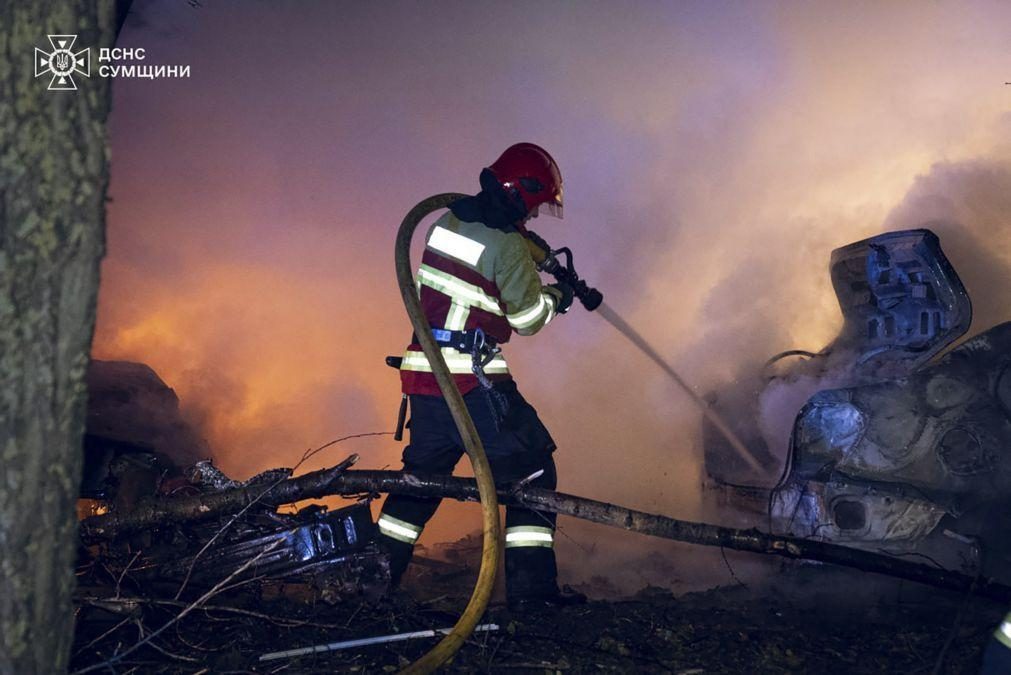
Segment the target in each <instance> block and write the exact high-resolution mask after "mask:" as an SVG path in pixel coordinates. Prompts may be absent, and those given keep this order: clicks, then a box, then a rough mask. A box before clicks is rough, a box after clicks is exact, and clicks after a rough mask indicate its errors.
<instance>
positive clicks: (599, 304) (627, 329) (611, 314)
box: [527, 232, 763, 473]
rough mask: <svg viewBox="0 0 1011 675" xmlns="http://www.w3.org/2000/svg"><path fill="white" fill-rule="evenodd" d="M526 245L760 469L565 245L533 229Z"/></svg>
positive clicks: (539, 264)
mask: <svg viewBox="0 0 1011 675" xmlns="http://www.w3.org/2000/svg"><path fill="white" fill-rule="evenodd" d="M527 246H528V247H529V248H530V253H531V255H533V258H534V262H536V263H537V268H538V269H539V270H541V271H542V272H547V273H548V274H550V275H552V276H553V277H555V279H557V280H558V281H560V282H562V283H565V284H568V285H569V286H571V287H572V293H573V295H574V296H575V297H577V298H579V301H580V302H581V303H582V304H583V306H584V307H585V308H586V309H587V310H588V311H591V312H592V311H594V310H599V314H600V316H601V317H603V319H604V320H605V321H607V322H608V323H609V324H611V326H612V327H613V328H614V329H615V330H617V331H618V332H619V333H621V334H622V335H623V336H624V337H625V339H627V340H628V341H629V342H631V343H632V344H633V345H635V347H636V348H637V349H638V350H639V351H640V352H642V353H643V354H644V355H645V356H646V357H648V358H649V360H650V361H652V362H653V363H655V364H656V365H657V366H659V368H660V369H661V370H662V371H663V372H665V373H666V374H667V376H668V377H670V379H671V380H673V381H674V383H675V384H677V386H678V387H680V388H681V390H682V391H684V392H685V393H686V394H688V397H689V398H690V399H691V401H692V403H694V404H695V406H696V407H697V408H698V409H699V410H700V411H701V412H702V414H703V415H704V416H705V418H706V419H707V420H709V421H710V422H711V423H712V424H713V426H714V427H716V429H717V430H718V431H719V432H720V433H721V434H722V435H723V437H724V438H726V439H727V442H728V443H730V445H731V447H733V448H734V450H736V451H737V454H738V455H739V456H740V458H741V459H742V460H743V461H744V462H745V463H746V464H747V465H748V466H750V467H751V468H752V469H753V470H754V471H756V472H759V473H760V472H762V470H763V469H762V465H761V464H760V463H759V462H758V460H757V459H755V456H754V454H753V453H752V452H751V450H749V449H748V446H747V445H745V444H744V442H743V441H742V440H741V438H740V437H739V436H738V435H737V434H736V433H734V430H733V429H731V428H730V425H728V424H727V423H726V421H725V420H724V419H723V417H722V416H721V415H720V414H719V413H718V412H716V410H714V409H713V408H712V406H710V405H709V403H707V402H706V401H705V399H703V398H702V397H701V396H699V395H698V394H696V393H695V390H694V389H692V388H691V386H689V384H688V383H687V382H686V381H685V380H684V378H682V377H681V376H680V375H679V374H678V372H677V371H676V370H674V368H673V367H672V366H671V365H670V364H669V363H667V362H666V361H665V360H664V359H663V357H661V356H660V354H659V353H658V352H657V351H656V350H655V349H654V348H653V347H652V346H651V345H650V344H649V343H648V342H647V341H646V339H645V338H644V337H643V336H642V335H640V334H639V332H638V331H637V330H635V329H634V328H632V326H631V325H629V323H628V322H627V321H625V319H623V318H622V317H621V315H620V314H618V312H616V311H615V310H614V309H613V308H612V307H611V306H609V305H608V304H607V303H605V302H604V296H603V294H602V293H601V292H600V291H598V290H597V289H596V288H593V287H592V286H590V285H588V284H587V283H586V281H585V280H583V279H581V278H580V277H579V274H578V273H577V272H576V269H575V266H574V264H573V262H572V251H570V250H569V249H568V247H563V248H560V249H552V248H551V247H550V246H549V245H548V243H547V242H546V241H544V239H542V238H541V237H539V236H538V235H537V234H535V233H533V232H528V233H527ZM561 256H564V258H565V261H564V263H563V262H562V261H561V260H559V258H560V257H561Z"/></svg>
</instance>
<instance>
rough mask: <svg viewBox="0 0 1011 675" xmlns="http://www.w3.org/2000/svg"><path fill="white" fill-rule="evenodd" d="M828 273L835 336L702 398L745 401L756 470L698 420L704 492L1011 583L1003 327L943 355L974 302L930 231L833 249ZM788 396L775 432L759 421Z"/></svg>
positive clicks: (800, 530) (812, 533) (805, 532)
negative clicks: (781, 425) (759, 456)
mask: <svg viewBox="0 0 1011 675" xmlns="http://www.w3.org/2000/svg"><path fill="white" fill-rule="evenodd" d="M830 270H831V276H832V283H833V286H834V288H835V292H836V295H837V296H838V299H839V305H840V307H841V309H842V314H843V318H844V323H843V326H842V329H841V331H840V333H839V335H838V336H837V337H836V339H835V340H834V341H833V342H832V343H831V344H829V345H828V346H827V347H825V348H824V349H822V350H820V351H818V352H809V351H803V350H789V351H786V352H783V353H781V354H779V355H777V356H775V357H773V358H772V359H770V361H769V362H768V364H767V366H766V371H765V372H764V373H763V374H762V376H761V377H755V378H753V379H752V380H751V382H750V384H738V385H736V386H735V388H734V389H729V388H728V389H725V390H723V391H719V392H716V393H714V394H713V395H712V397H711V398H712V400H713V405H714V406H715V407H716V408H718V409H719V408H721V407H723V408H729V407H733V408H734V409H736V410H738V411H740V410H742V409H745V410H747V411H748V414H744V415H742V414H739V413H738V414H735V415H734V416H733V417H732V419H733V420H734V421H735V424H736V427H737V428H736V429H735V431H736V432H737V433H738V434H739V435H740V436H741V437H743V438H745V439H746V441H747V442H748V444H749V446H750V447H752V448H755V449H757V450H759V451H761V452H762V453H763V455H764V458H763V464H764V467H765V472H764V473H762V472H759V473H756V472H754V471H753V470H751V469H750V468H748V467H744V466H743V465H742V464H741V463H740V462H739V461H736V459H735V457H734V454H733V453H732V452H731V451H730V449H729V448H728V447H727V445H726V443H725V441H723V440H722V439H721V438H720V437H719V436H718V435H717V434H716V433H714V431H713V430H712V429H707V430H706V432H705V434H704V437H705V438H704V444H705V449H706V450H705V454H706V457H705V460H706V461H705V463H706V470H707V475H708V481H709V486H710V487H711V488H713V491H712V492H713V493H715V494H717V495H718V497H719V499H720V500H721V501H722V502H723V503H725V504H729V505H731V506H732V507H735V508H736V509H737V511H738V513H742V512H748V511H750V512H751V513H752V514H757V515H759V516H760V517H761V518H762V519H763V520H765V522H766V529H768V531H769V532H770V533H773V534H780V535H790V536H797V537H802V538H805V539H811V540H818V541H824V542H833V543H838V544H843V545H846V546H848V547H851V548H854V549H861V550H867V551H875V552H879V553H882V554H887V555H892V556H901V557H906V558H913V559H919V560H923V561H925V562H927V563H929V564H930V565H932V566H935V567H937V568H938V569H944V570H951V571H957V572H960V573H962V574H965V575H968V576H985V577H993V578H995V579H999V580H1000V581H1001V582H1003V583H1011V537H1009V536H1008V535H1009V534H1011V523H1009V522H1008V520H1007V519H1006V518H1004V517H1003V516H1002V514H1004V513H1006V512H1007V508H1008V506H1009V505H1011V462H1009V461H1008V454H1007V453H1008V448H1011V323H1002V324H1000V325H997V326H995V327H993V328H990V329H988V330H985V331H983V332H982V333H980V334H978V335H976V336H974V337H972V338H970V339H968V340H966V341H965V342H963V343H962V344H960V345H959V346H957V347H956V348H954V349H951V350H950V351H948V352H947V353H945V354H943V355H941V356H940V357H938V355H939V354H941V353H942V352H943V351H944V350H945V349H946V348H948V347H950V346H951V345H952V344H953V343H954V342H955V341H956V340H957V339H959V338H960V337H962V336H963V335H964V334H965V333H966V332H967V331H968V330H969V326H970V323H971V319H972V305H971V302H970V299H969V295H968V293H967V292H966V289H965V287H964V286H963V285H962V282H961V280H960V279H959V277H958V274H957V273H956V271H955V269H954V267H953V266H952V265H951V263H950V262H949V261H948V259H947V258H946V256H945V255H944V252H943V251H942V250H941V246H940V242H939V240H938V238H937V236H936V235H935V234H934V233H933V232H931V231H930V230H929V229H916V230H905V231H897V232H888V233H885V234H881V235H878V236H875V237H872V238H870V239H866V240H863V241H859V242H856V243H854V244H850V245H848V246H844V247H842V248H839V249H836V250H835V251H833V253H832V257H831V266H830ZM784 400H793V401H795V402H796V403H797V405H801V404H802V407H800V411H799V414H797V415H796V417H795V418H793V417H790V418H788V419H785V420H784V421H786V422H787V423H788V424H789V423H790V422H792V428H790V427H789V426H787V427H786V433H783V434H781V437H775V438H771V439H770V438H769V433H768V432H767V431H766V432H765V433H763V430H762V429H760V425H759V422H758V420H759V419H761V418H762V413H763V410H766V411H768V410H769V409H770V408H772V407H774V406H775V405H776V404H777V401H778V402H782V401H784ZM786 409H787V410H789V411H790V412H791V413H792V412H794V411H795V410H796V408H791V407H789V406H787V407H786ZM766 419H768V417H767V418H766Z"/></svg>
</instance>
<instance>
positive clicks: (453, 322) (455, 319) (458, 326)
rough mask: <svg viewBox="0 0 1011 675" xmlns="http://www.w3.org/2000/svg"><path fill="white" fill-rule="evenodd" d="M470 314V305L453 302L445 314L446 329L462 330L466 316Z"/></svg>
mask: <svg viewBox="0 0 1011 675" xmlns="http://www.w3.org/2000/svg"><path fill="white" fill-rule="evenodd" d="M468 316H470V307H467V306H466V305H459V304H457V303H455V302H454V303H453V304H452V305H451V306H450V308H449V314H448V315H446V330H463V329H464V328H466V327H467V317H468Z"/></svg>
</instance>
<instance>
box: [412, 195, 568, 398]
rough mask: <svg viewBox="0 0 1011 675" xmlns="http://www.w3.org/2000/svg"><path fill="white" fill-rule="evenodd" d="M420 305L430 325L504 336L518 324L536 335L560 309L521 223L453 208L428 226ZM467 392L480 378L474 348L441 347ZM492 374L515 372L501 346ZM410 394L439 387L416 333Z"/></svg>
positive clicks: (558, 298)
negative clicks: (498, 224)
mask: <svg viewBox="0 0 1011 675" xmlns="http://www.w3.org/2000/svg"><path fill="white" fill-rule="evenodd" d="M415 281H416V283H417V286H418V296H419V299H420V301H421V307H422V310H423V311H424V312H425V316H426V317H427V318H428V323H429V325H431V326H432V328H443V329H446V330H452V331H461V330H472V329H475V328H480V329H482V330H483V331H484V332H485V333H486V334H487V335H488V336H490V337H491V338H492V339H493V340H495V341H496V342H498V343H499V344H502V343H505V342H508V341H509V338H510V336H511V335H512V332H513V331H516V332H517V333H519V334H520V335H533V334H534V333H536V332H537V331H539V330H540V329H541V328H542V327H543V326H545V325H546V324H547V323H548V322H549V321H551V319H552V318H553V317H554V315H555V309H556V307H558V303H559V302H560V301H561V293H560V292H559V291H558V290H556V289H554V288H550V287H545V286H543V285H542V284H541V278H540V275H539V274H538V272H537V266H536V265H535V264H534V260H533V258H532V257H531V255H530V250H529V248H528V247H527V244H526V240H525V239H524V237H523V235H522V234H520V232H519V231H517V230H515V229H513V228H509V229H496V228H492V227H488V226H487V225H484V224H483V223H478V222H464V221H462V220H460V219H459V218H458V217H457V216H456V215H454V214H453V213H452V212H451V211H447V212H446V213H445V214H444V215H443V216H442V217H441V218H439V220H437V221H436V222H435V224H434V225H433V226H432V227H431V229H430V230H429V231H428V235H427V237H426V240H425V253H424V255H423V257H422V259H421V266H420V267H419V269H418V273H417V277H416V279H415ZM442 353H443V355H444V356H445V358H446V364H447V365H448V366H449V372H450V373H452V374H453V378H454V379H455V380H456V384H457V386H459V388H460V392H461V393H462V394H466V393H467V392H469V391H470V390H472V389H474V387H476V386H477V385H478V381H477V378H476V377H475V376H474V374H473V373H472V371H471V365H472V360H471V356H470V354H465V353H461V352H459V351H457V350H456V349H453V348H452V347H445V348H443V350H442ZM484 371H485V374H486V375H487V376H488V378H489V379H490V380H493V381H494V380H508V379H512V378H511V376H510V374H509V368H508V366H507V365H506V361H505V359H504V358H503V357H502V355H501V354H498V355H497V356H496V357H495V358H494V359H493V360H492V361H491V362H490V363H488V364H487V365H486V366H485V367H484ZM400 377H401V383H402V385H403V391H404V393H405V394H424V395H441V392H440V390H439V385H438V384H437V383H436V380H435V376H434V375H433V374H432V368H431V366H430V365H429V363H428V359H427V358H425V355H424V353H423V352H422V350H421V345H420V344H418V342H417V339H416V338H415V339H414V341H413V342H412V344H411V345H410V346H408V348H407V351H406V352H405V353H404V359H403V363H402V364H401V367H400Z"/></svg>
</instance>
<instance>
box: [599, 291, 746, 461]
mask: <svg viewBox="0 0 1011 675" xmlns="http://www.w3.org/2000/svg"><path fill="white" fill-rule="evenodd" d="M597 314H599V315H600V316H602V317H603V318H604V320H605V321H607V322H608V323H609V324H611V326H613V327H614V329H615V330H617V331H618V332H619V333H621V334H622V335H624V336H625V338H626V339H627V340H628V341H629V342H631V343H632V344H633V345H635V346H636V347H638V348H639V351H641V352H642V353H643V354H645V355H646V356H647V357H649V359H650V360H651V361H652V362H653V363H655V364H656V365H658V366H659V367H660V369H661V370H663V371H664V372H665V373H667V376H668V377H670V379H672V380H673V381H674V383H675V384H677V385H678V386H679V387H681V389H682V390H683V391H684V392H685V393H686V394H688V397H689V398H690V399H691V401H692V403H694V404H695V406H696V407H697V408H698V409H699V410H700V411H701V412H702V414H703V415H705V417H706V419H708V420H709V421H710V422H712V423H713V426H714V427H716V428H717V429H718V430H719V432H720V433H721V434H723V436H724V438H726V439H727V441H728V442H729V443H730V445H731V446H732V447H733V448H734V450H736V451H737V454H738V455H740V457H741V459H742V460H744V462H746V463H747V464H748V466H750V467H751V468H752V469H754V470H755V471H756V472H759V473H761V472H762V471H763V468H762V465H761V464H759V462H758V460H757V459H755V456H754V454H753V453H752V452H751V450H749V449H748V446H746V445H745V444H744V442H743V441H741V439H740V437H739V436H738V435H737V434H736V433H734V430H733V429H731V428H730V426H729V425H728V424H727V423H726V422H725V421H724V420H723V418H722V417H721V416H720V414H719V413H717V412H716V411H715V410H713V408H712V407H711V406H710V405H709V404H708V403H706V401H705V400H704V399H703V398H702V397H701V396H699V395H698V394H696V393H695V390H694V389H692V388H691V387H690V386H689V385H688V383H687V382H685V380H684V378H682V377H681V376H680V375H678V373H677V371H676V370H674V368H673V367H672V366H671V365H670V364H669V363H667V362H666V361H664V360H663V358H662V357H661V356H660V354H658V353H657V351H656V350H655V349H653V347H652V346H651V345H650V344H649V343H648V342H646V339H645V338H644V337H643V336H642V335H640V334H639V332H638V331H636V330H635V329H634V328H632V326H630V325H629V323H628V322H627V321H625V319H623V318H622V317H621V315H619V314H618V313H617V312H616V311H614V309H612V308H611V307H610V306H609V305H608V304H607V303H606V302H604V303H601V304H600V307H598V308H597Z"/></svg>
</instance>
